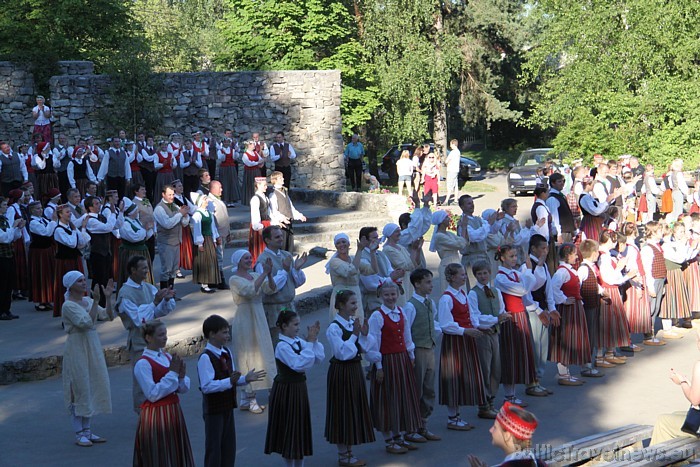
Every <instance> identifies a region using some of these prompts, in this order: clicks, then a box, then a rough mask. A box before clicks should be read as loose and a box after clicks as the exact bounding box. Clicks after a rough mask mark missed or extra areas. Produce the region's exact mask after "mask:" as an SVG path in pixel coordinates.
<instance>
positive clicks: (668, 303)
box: [660, 222, 698, 339]
mask: <svg viewBox="0 0 700 467" xmlns="http://www.w3.org/2000/svg"><path fill="white" fill-rule="evenodd" d="M668 229H669V230H668V231H667V232H666V235H665V236H664V243H663V245H662V249H663V251H664V260H665V263H666V281H667V282H666V296H665V298H664V300H663V302H661V313H660V316H661V325H662V327H663V331H664V332H663V336H664V338H668V339H678V338H680V337H682V334H679V333H677V332H676V331H674V330H672V329H671V326H672V325H675V326H677V327H679V325H680V324H681V323H680V321H681V320H684V319H687V318H690V317H691V309H690V295H689V292H688V284H687V283H686V282H685V280H684V278H683V267H684V266H685V265H686V264H687V261H688V260H689V259H691V258H694V257H695V256H696V255H697V253H698V251H697V250H696V249H693V248H690V246H689V245H688V243H687V241H686V237H685V226H684V225H683V223H681V222H677V223H676V224H675V225H674V226H673V228H672V229H671V228H668Z"/></svg>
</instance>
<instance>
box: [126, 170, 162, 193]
mask: <svg viewBox="0 0 700 467" xmlns="http://www.w3.org/2000/svg"><path fill="white" fill-rule="evenodd" d="M141 175H142V176H143V184H144V185H146V196H147V197H148V199H150V200H153V199H155V198H154V197H153V190H154V189H155V186H156V172H151V171H150V170H146V169H144V168H143V167H141ZM132 195H133V193H128V197H129V198H131V196H132Z"/></svg>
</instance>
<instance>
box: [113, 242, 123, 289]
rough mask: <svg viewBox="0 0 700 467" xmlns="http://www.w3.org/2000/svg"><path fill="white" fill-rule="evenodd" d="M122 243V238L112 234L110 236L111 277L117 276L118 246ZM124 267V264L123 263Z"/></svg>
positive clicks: (118, 268) (118, 269)
mask: <svg viewBox="0 0 700 467" xmlns="http://www.w3.org/2000/svg"><path fill="white" fill-rule="evenodd" d="M121 244H122V239H121V238H117V237H115V236H114V235H113V236H112V277H113V278H115V279H116V278H117V277H119V271H120V267H119V247H120V246H121ZM124 267H125V268H126V264H125V265H124Z"/></svg>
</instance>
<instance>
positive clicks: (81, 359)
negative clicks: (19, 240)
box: [61, 271, 114, 447]
mask: <svg viewBox="0 0 700 467" xmlns="http://www.w3.org/2000/svg"><path fill="white" fill-rule="evenodd" d="M63 285H64V287H65V288H66V294H65V302H64V303H63V307H62V309H61V311H62V316H63V326H64V329H65V331H66V333H67V334H68V338H67V339H66V345H65V347H64V349H63V371H62V373H63V400H64V401H65V404H66V407H67V408H68V410H69V411H70V413H71V415H72V417H73V431H75V443H76V444H77V445H78V446H82V447H88V446H92V445H93V443H104V442H106V441H107V440H106V439H104V438H102V437H100V436H97V435H96V434H94V433H93V432H92V430H91V428H90V419H91V418H92V417H93V416H94V415H97V414H100V413H111V412H112V395H111V392H110V388H109V375H108V374H107V363H106V362H105V357H104V352H103V350H102V343H101V342H100V336H99V334H98V333H97V330H96V329H95V322H96V321H97V318H98V315H99V316H100V319H103V318H106V319H109V320H110V321H112V320H113V319H114V313H113V312H112V290H113V287H114V285H113V283H112V280H111V279H110V280H109V282H108V283H107V286H106V287H104V288H103V289H102V292H101V293H103V294H104V295H105V297H106V308H102V307H100V306H99V305H98V302H99V298H100V286H99V285H96V286H95V290H94V291H93V297H94V300H93V299H92V298H90V297H85V292H87V290H88V288H87V280H86V279H85V276H84V275H83V273H81V272H80V271H70V272H68V273H66V274H65V275H64V276H63Z"/></svg>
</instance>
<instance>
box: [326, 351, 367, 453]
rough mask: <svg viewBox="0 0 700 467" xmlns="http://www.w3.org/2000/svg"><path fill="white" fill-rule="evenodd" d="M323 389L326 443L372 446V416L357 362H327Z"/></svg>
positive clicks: (362, 376) (360, 367) (359, 363)
mask: <svg viewBox="0 0 700 467" xmlns="http://www.w3.org/2000/svg"><path fill="white" fill-rule="evenodd" d="M326 387H327V396H326V430H325V434H324V436H325V437H326V440H327V441H328V442H329V443H332V444H347V445H350V446H357V445H358V444H364V443H373V442H374V429H373V428H372V414H371V413H370V411H369V404H368V402H367V388H366V386H365V374H364V372H363V371H362V363H361V362H360V360H351V361H347V362H334V361H331V364H330V367H328V378H327V384H326Z"/></svg>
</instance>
